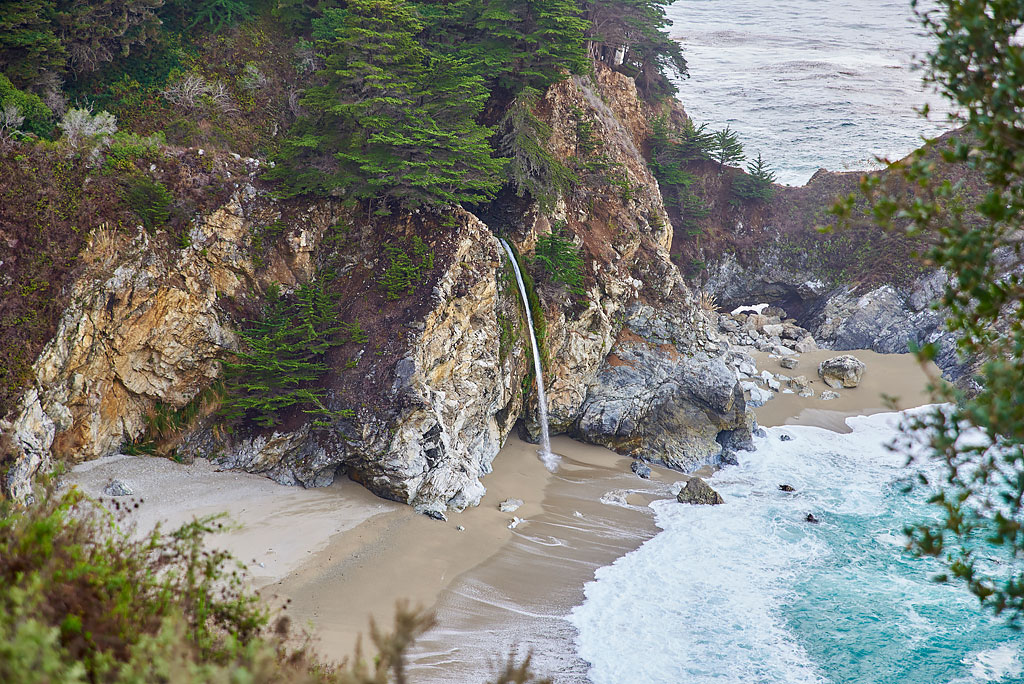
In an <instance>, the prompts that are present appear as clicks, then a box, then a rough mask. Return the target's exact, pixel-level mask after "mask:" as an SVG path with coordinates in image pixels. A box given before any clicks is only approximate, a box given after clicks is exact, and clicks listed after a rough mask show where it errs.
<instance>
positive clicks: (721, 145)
mask: <svg viewBox="0 0 1024 684" xmlns="http://www.w3.org/2000/svg"><path fill="white" fill-rule="evenodd" d="M710 154H711V158H712V159H713V160H714V161H716V162H718V171H719V173H721V172H722V171H723V170H724V169H725V165H726V164H729V165H730V166H731V165H732V164H742V163H743V160H744V159H745V158H746V157H745V156H744V154H743V145H741V144H740V140H739V137H738V136H737V135H736V132H735V131H733V130H732V129H730V128H729V127H728V126H726V127H725V128H724V129H722V130H720V131H716V132H715V135H714V147H713V148H712V149H711V151H710Z"/></svg>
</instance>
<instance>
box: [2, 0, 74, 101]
mask: <svg viewBox="0 0 1024 684" xmlns="http://www.w3.org/2000/svg"><path fill="white" fill-rule="evenodd" d="M55 13H56V5H55V3H54V2H53V0H8V1H6V2H4V3H2V4H0V73H3V74H5V75H6V76H7V77H8V78H9V79H11V81H12V82H13V83H14V84H15V85H16V86H17V87H19V88H25V87H28V86H30V85H32V83H33V82H34V81H35V80H36V79H37V78H38V77H39V74H41V73H42V72H44V71H56V70H59V69H62V68H63V66H64V62H65V60H66V59H67V54H66V53H65V50H64V46H63V45H62V44H61V42H60V40H58V39H57V35H56V34H55V33H54V30H53V18H54V14H55Z"/></svg>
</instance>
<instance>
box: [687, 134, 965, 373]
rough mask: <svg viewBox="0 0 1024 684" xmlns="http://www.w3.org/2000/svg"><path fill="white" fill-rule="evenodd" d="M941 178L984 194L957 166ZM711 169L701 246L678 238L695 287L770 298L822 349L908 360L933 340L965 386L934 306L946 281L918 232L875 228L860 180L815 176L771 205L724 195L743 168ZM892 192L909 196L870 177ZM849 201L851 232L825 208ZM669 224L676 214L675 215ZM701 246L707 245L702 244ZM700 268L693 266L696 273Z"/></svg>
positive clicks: (702, 178) (890, 182)
mask: <svg viewBox="0 0 1024 684" xmlns="http://www.w3.org/2000/svg"><path fill="white" fill-rule="evenodd" d="M954 135H955V134H950V135H947V136H945V137H943V138H941V139H940V140H939V141H937V142H936V143H935V144H934V145H933V146H931V148H930V149H929V151H928V154H929V155H930V158H932V159H934V160H935V162H936V163H937V164H940V165H942V166H940V173H939V175H940V177H941V178H943V179H948V180H949V181H950V182H952V183H959V185H960V187H961V192H962V193H963V195H964V196H965V197H968V198H969V197H978V196H980V195H981V193H982V192H983V190H984V179H983V178H981V177H980V174H978V173H977V172H973V171H970V170H969V169H967V168H966V167H964V166H961V165H948V164H943V162H941V159H940V156H939V153H938V150H939V149H941V147H942V146H944V145H945V144H946V143H947V141H949V140H951V139H952V138H953V136H954ZM713 166H714V165H712V164H705V165H704V166H703V167H702V168H698V169H696V174H697V182H696V184H695V185H696V187H697V188H698V190H697V192H698V193H699V195H700V196H701V197H702V198H704V200H705V201H706V202H707V206H708V209H709V213H708V216H707V217H706V218H704V219H703V221H702V223H701V225H700V226H699V229H698V230H697V231H691V232H696V233H699V234H700V235H701V237H700V238H697V239H695V238H694V237H693V236H692V235H690V236H688V235H686V234H685V233H683V232H682V231H677V232H676V234H675V240H674V243H673V247H672V251H673V253H674V254H676V255H677V257H678V262H679V263H680V267H681V268H682V269H684V270H688V271H689V274H690V277H691V278H692V281H693V282H695V283H698V284H699V286H700V287H701V288H702V289H705V290H707V291H708V292H710V293H713V294H714V295H715V296H716V297H717V299H718V302H719V303H720V304H721V305H722V307H723V308H725V309H731V308H733V307H735V306H739V305H743V304H754V303H761V302H766V303H769V304H772V305H775V306H778V307H781V308H782V309H784V310H785V311H786V312H787V313H788V314H789V315H791V316H793V317H794V318H795V319H796V321H797V322H798V323H799V325H801V326H803V327H804V328H807V329H808V330H809V331H810V332H811V333H812V334H813V336H814V338H815V340H816V341H817V342H818V343H819V344H820V345H822V346H824V347H827V348H831V349H837V350H848V349H872V350H874V351H878V352H881V353H903V352H906V351H908V345H912V344H924V343H928V342H933V343H937V344H938V345H939V348H940V350H941V351H940V355H939V357H938V358H937V359H936V361H937V363H938V365H939V366H940V368H942V369H943V372H944V375H945V376H946V377H947V379H950V380H959V379H961V378H963V377H964V376H965V374H967V373H968V371H969V364H968V363H965V361H964V360H962V359H959V358H957V356H956V353H955V340H954V339H953V338H952V337H951V336H950V335H949V334H948V333H947V332H946V331H945V330H944V329H943V322H944V319H945V315H944V314H943V313H942V312H941V311H936V310H934V309H933V308H932V306H931V305H932V303H933V302H934V301H935V299H936V298H937V296H938V295H939V294H941V292H942V288H943V286H944V284H945V282H946V275H945V274H944V273H941V272H936V271H935V270H934V269H929V268H927V267H926V266H925V265H923V264H922V263H921V261H920V259H918V258H917V256H916V254H917V253H920V252H924V251H925V250H926V249H927V243H926V241H925V239H924V238H923V237H921V236H908V235H906V234H905V233H903V232H902V231H901V230H899V228H898V227H897V228H896V229H895V230H892V231H885V230H882V229H881V228H878V227H877V226H875V225H874V223H873V222H872V220H871V217H870V214H869V211H868V210H867V207H866V202H865V200H864V198H863V196H862V195H861V192H860V189H859V185H860V179H861V177H862V175H863V174H861V173H859V172H845V173H833V172H829V171H826V170H824V169H822V170H820V171H818V173H816V174H815V175H814V177H812V178H811V180H810V181H809V182H808V183H807V185H805V186H800V187H786V186H776V187H775V192H774V196H773V197H772V198H771V199H770V200H768V201H765V202H737V201H736V199H735V198H734V197H732V196H731V195H730V192H729V188H730V185H731V183H732V180H733V178H734V177H735V176H736V174H737V173H739V172H738V170H735V169H726V171H725V172H724V173H719V171H718V169H717V168H712V167H713ZM875 174H876V175H879V176H880V177H881V180H882V183H883V184H886V186H887V187H889V188H890V189H895V190H896V191H902V192H911V191H912V190H911V189H909V188H905V187H903V186H901V185H896V184H897V183H899V181H898V177H897V175H896V174H892V173H890V172H885V171H883V172H875ZM848 195H853V196H854V197H855V198H857V200H856V208H855V210H854V213H853V219H852V221H851V223H850V224H849V225H846V226H844V227H841V228H836V229H834V230H827V228H828V227H829V226H831V224H833V223H834V217H833V216H832V215H831V214H830V213H829V210H830V208H831V207H832V206H833V204H834V203H835V202H836V200H837V199H838V198H841V197H846V196H848ZM673 218H677V217H676V216H675V215H673ZM701 240H703V241H701ZM694 266H695V267H694Z"/></svg>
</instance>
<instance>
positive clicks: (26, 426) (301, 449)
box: [2, 65, 749, 515]
mask: <svg viewBox="0 0 1024 684" xmlns="http://www.w3.org/2000/svg"><path fill="white" fill-rule="evenodd" d="M536 110H537V115H538V116H539V117H541V118H542V119H543V120H544V122H545V123H546V124H547V125H549V126H550V129H551V138H550V140H549V141H548V146H549V149H550V150H551V152H552V154H553V155H554V157H555V158H556V159H559V160H561V161H562V162H563V163H565V164H566V165H570V164H571V165H573V166H574V167H575V168H577V170H578V171H577V178H576V182H575V183H574V185H573V188H572V189H571V190H569V191H566V192H563V193H561V195H560V196H559V197H558V198H557V201H556V202H555V203H554V206H553V207H549V208H545V209H543V210H542V208H541V207H539V206H538V205H536V204H534V203H532V202H528V201H526V200H524V199H522V198H517V197H514V196H512V195H511V194H508V195H505V196H503V197H502V198H500V199H499V200H498V202H497V203H496V206H491V207H486V208H482V210H481V211H480V212H478V213H479V217H478V215H474V214H473V213H470V212H468V211H464V210H461V209H460V210H456V211H454V212H453V213H452V214H451V215H447V216H437V215H433V214H422V213H421V214H412V215H406V216H401V217H396V216H391V217H379V216H375V215H363V214H361V213H360V212H359V211H358V210H354V209H351V208H343V207H340V206H335V205H334V204H332V203H330V202H321V203H317V204H309V203H306V204H303V203H301V202H294V201H293V202H283V201H278V200H276V199H274V198H273V196H272V194H271V193H269V192H268V188H265V187H264V186H263V185H262V184H261V183H260V181H259V180H258V174H257V173H256V169H255V168H251V169H250V171H251V172H252V173H251V175H250V176H249V177H247V178H242V179H238V178H236V179H235V180H234V182H235V183H236V184H237V185H236V187H235V189H234V190H233V192H232V193H231V196H230V199H229V200H228V202H227V203H226V204H224V205H223V206H221V207H220V208H218V209H216V210H215V211H212V212H204V213H201V214H200V215H198V216H196V217H195V219H194V220H193V221H192V223H191V224H190V226H189V228H188V233H187V239H181V240H179V244H171V243H169V242H168V241H167V240H166V239H161V237H160V236H159V235H157V236H153V235H150V234H149V233H147V232H146V231H143V230H139V231H126V230H125V229H123V228H120V229H110V228H107V227H101V226H91V227H90V229H91V230H90V237H89V239H88V241H87V244H86V245H85V246H84V248H83V250H82V252H81V254H80V255H79V259H80V262H81V264H83V267H82V268H80V269H78V270H77V271H76V272H75V275H74V278H73V279H71V280H70V281H69V282H68V284H67V285H66V289H67V292H68V295H69V296H68V301H69V302H70V303H69V305H68V306H67V308H66V310H65V311H64V312H63V315H62V316H61V317H60V321H59V324H58V327H57V332H56V334H55V335H54V336H53V338H52V339H51V340H50V341H49V342H48V343H47V344H46V346H45V348H44V349H43V351H42V353H41V354H40V355H39V357H38V358H37V359H36V361H35V363H34V365H33V367H32V382H31V386H30V387H29V388H28V389H27V390H26V391H25V392H24V394H23V395H22V397H21V399H20V401H19V403H18V405H17V407H16V409H15V410H14V411H12V412H11V413H10V414H9V415H8V416H7V419H6V421H5V422H4V423H3V424H2V429H3V432H4V439H3V440H2V442H3V443H5V444H6V445H7V447H6V448H7V450H8V452H9V455H8V462H9V463H10V464H11V465H10V467H9V470H8V472H7V474H6V476H5V477H4V480H3V486H4V489H5V491H6V492H8V493H10V494H14V495H16V496H21V495H25V494H26V493H27V492H28V491H29V488H30V483H31V479H32V477H33V476H34V475H35V474H36V473H37V472H39V471H41V470H45V469H46V468H48V467H49V465H50V464H51V463H52V462H54V461H56V460H63V461H77V460H82V459H89V458H96V457H99V456H104V455H108V454H112V453H117V452H118V451H119V450H120V449H122V448H124V446H125V445H126V444H131V443H133V442H134V443H138V442H139V441H140V440H149V439H152V438H153V437H154V434H153V432H154V431H153V430H152V426H153V420H152V416H153V415H154V414H161V415H162V414H166V413H167V412H168V411H171V412H174V411H178V412H179V413H182V412H183V409H184V408H186V407H190V406H191V407H193V408H194V409H195V410H192V411H190V412H188V414H187V415H189V416H190V418H189V419H188V420H187V421H183V422H182V424H181V425H179V426H177V427H176V428H175V429H173V430H165V431H160V434H159V440H158V441H161V442H163V443H162V444H159V445H158V447H159V448H158V451H160V452H162V453H172V450H173V453H174V454H175V455H176V457H178V458H194V457H210V458H215V459H216V460H217V461H218V462H219V463H220V464H222V465H223V466H224V467H230V468H239V469H244V470H247V471H250V472H257V473H263V474H266V475H267V476H268V477H271V478H273V479H275V480H277V481H278V482H281V483H285V484H296V483H297V484H301V485H304V486H320V485H326V484H328V483H330V482H331V481H332V480H333V478H334V477H335V476H336V474H338V473H341V472H343V473H345V474H347V475H348V476H349V477H351V478H353V479H355V480H357V481H359V482H361V483H363V484H364V485H365V486H366V487H368V488H369V489H371V490H372V491H374V492H376V493H377V494H379V495H381V496H385V497H388V498H391V499H395V500H399V501H403V502H407V503H410V504H412V505H415V506H416V507H417V508H418V509H420V510H421V511H423V512H427V513H431V514H433V515H443V511H444V510H445V509H446V508H455V509H461V508H463V507H465V506H468V505H473V504H475V503H477V502H478V501H479V499H480V496H481V495H482V493H483V492H484V483H482V482H481V478H482V477H483V476H485V475H486V474H487V473H488V472H489V471H490V464H491V462H492V460H493V459H494V458H495V456H496V455H497V453H498V450H499V449H500V446H501V444H502V443H503V442H504V440H505V439H506V438H507V436H508V434H509V433H510V431H511V430H512V429H513V428H514V426H515V425H516V424H521V425H523V429H524V432H525V433H526V434H527V435H530V434H535V431H536V425H535V423H534V420H533V417H534V412H535V410H536V397H535V394H534V393H533V391H532V385H531V384H530V373H529V368H530V366H529V359H528V353H529V352H528V346H529V345H528V343H526V344H524V339H525V338H524V333H525V330H524V327H523V326H524V324H523V322H522V321H523V317H522V315H521V311H520V307H521V304H520V302H519V300H518V295H517V292H516V289H515V285H514V282H513V281H512V280H511V273H510V270H509V268H508V265H507V263H506V262H505V260H504V257H503V253H502V252H501V249H500V246H499V243H498V241H497V237H496V236H497V235H504V236H506V237H507V238H508V239H509V240H510V241H511V242H512V243H513V244H514V245H515V247H516V248H517V250H518V252H519V253H520V254H522V255H523V264H524V266H526V267H527V271H532V272H533V275H534V282H535V283H536V286H535V292H536V295H537V302H538V303H539V307H540V309H541V310H542V312H543V319H544V323H545V324H544V328H545V330H544V335H543V340H542V343H543V351H542V356H543V358H544V360H545V372H546V374H547V382H548V385H549V387H550V389H549V404H550V407H549V408H550V414H551V419H552V427H553V429H554V430H555V431H560V432H571V433H572V434H573V435H575V436H577V437H578V438H580V439H585V440H590V441H594V442H596V443H601V444H607V445H609V446H611V447H612V448H615V449H618V450H620V451H622V452H623V453H628V454H632V455H634V456H638V457H642V458H646V459H648V460H653V461H659V462H663V463H666V464H669V465H672V466H674V467H678V468H683V469H686V468H693V467H696V466H699V465H701V464H704V463H708V462H713V461H715V460H716V459H718V458H720V457H721V456H722V454H723V451H724V449H725V447H723V444H728V445H743V444H744V443H745V439H744V434H746V435H749V418H748V414H747V411H746V407H745V404H744V401H743V394H742V391H741V390H740V389H739V387H738V384H737V381H736V375H735V373H734V372H732V371H731V370H730V369H729V368H727V366H726V365H725V363H724V360H723V359H724V352H725V350H726V346H727V345H726V344H725V343H724V342H723V341H722V340H721V339H720V338H719V337H718V334H717V332H716V325H711V324H709V323H708V321H707V319H706V318H705V316H704V315H702V313H701V311H700V310H699V308H698V307H697V305H696V304H695V302H694V300H693V298H692V297H691V294H690V291H689V290H688V289H687V287H686V285H685V283H684V282H683V279H682V277H681V276H680V275H679V273H678V270H677V269H676V267H675V266H674V265H673V264H672V263H671V261H670V259H669V256H668V248H669V246H670V245H671V244H672V241H673V231H672V227H671V224H670V222H669V220H668V217H667V215H666V211H665V208H664V206H663V205H662V200H661V195H660V191H659V188H658V184H657V182H656V181H655V179H654V178H653V177H652V176H651V174H650V172H649V170H648V168H647V164H646V162H645V160H644V158H643V155H642V154H641V149H642V145H643V143H644V141H645V139H646V138H647V135H648V131H647V121H648V120H649V112H648V111H647V108H646V106H645V105H644V104H643V103H642V102H641V100H640V98H639V97H638V96H637V93H636V90H635V87H634V85H633V82H632V80H631V79H629V78H627V77H625V76H623V75H621V74H618V73H615V72H613V71H611V70H610V69H607V68H605V67H603V66H601V65H597V67H596V74H595V76H594V78H593V79H591V78H581V77H577V78H573V79H570V80H566V81H564V82H562V83H559V84H556V85H555V86H553V87H551V88H550V89H549V90H548V92H547V93H546V94H545V96H544V97H543V99H542V100H541V101H540V102H539V103H538V104H537V107H536ZM581 131H587V132H588V133H587V136H586V141H582V140H581ZM582 142H586V145H581V143H582ZM581 158H582V159H583V163H581ZM494 217H500V219H498V218H494ZM481 218H483V220H481ZM485 221H486V223H485ZM554 227H557V228H558V229H559V230H561V231H564V232H565V234H567V235H569V236H571V237H572V239H573V240H574V241H575V242H576V244H577V245H579V246H580V248H581V251H582V255H583V257H584V265H585V282H584V287H583V294H582V295H580V294H578V293H573V292H570V291H569V290H568V289H567V288H566V287H565V286H564V285H560V284H558V283H555V282H551V281H549V280H548V279H547V278H546V277H545V275H544V273H543V272H542V270H538V268H537V267H536V266H535V265H534V264H533V262H532V260H531V259H530V254H531V253H532V250H533V248H534V245H535V244H536V241H537V238H538V236H540V235H542V234H544V233H546V232H549V231H551V230H552V229H553V228H554ZM417 241H418V242H417ZM181 244H184V245H186V246H184V247H182V246H180V245H181ZM409 245H422V249H423V250H425V251H424V255H425V254H428V253H429V256H430V259H429V263H427V262H424V265H423V274H422V279H421V280H420V281H417V282H415V283H412V284H411V285H410V288H409V290H408V291H407V292H406V291H403V292H401V293H398V294H397V295H396V296H393V297H392V296H385V293H384V292H382V289H381V286H380V282H381V273H382V272H384V271H386V270H387V268H388V257H387V254H389V253H390V252H388V251H387V250H386V249H385V246H387V247H389V248H393V249H394V250H398V251H401V250H403V249H407V248H409ZM417 248H419V247H417ZM424 258H425V257H424ZM314 277H316V278H319V279H320V280H322V281H325V282H327V283H328V284H327V290H328V292H329V293H330V294H331V296H332V297H333V298H334V299H335V300H336V301H337V302H338V303H339V315H340V317H341V318H342V319H344V320H345V321H347V322H349V323H352V324H356V325H359V326H361V328H362V329H363V330H365V333H366V334H365V340H364V341H361V342H356V341H352V342H349V343H346V344H345V345H342V346H341V347H339V348H337V349H334V350H332V351H331V353H330V355H329V357H328V358H329V361H330V364H329V365H330V370H329V373H328V374H327V376H326V378H325V379H324V386H325V389H326V401H327V403H328V405H329V408H331V409H332V410H335V411H339V412H340V411H344V412H345V413H344V414H342V413H338V414H337V415H338V416H344V417H338V418H336V419H335V420H334V421H333V422H332V423H331V424H330V425H329V426H327V427H323V426H315V425H313V424H312V423H310V422H308V421H307V420H306V419H305V418H304V417H303V416H302V415H301V414H300V413H296V414H294V415H290V416H287V417H286V418H285V419H283V420H282V421H281V422H280V424H278V425H275V426H273V427H271V428H257V427H254V426H241V427H239V428H237V429H235V430H233V431H230V432H229V431H226V430H224V429H223V426H221V425H220V422H219V420H218V417H217V415H216V413H215V408H216V401H215V400H213V401H200V399H201V398H202V397H204V396H205V395H204V394H203V392H204V390H205V389H206V388H208V387H210V386H211V385H212V384H213V383H214V382H215V381H216V379H217V378H218V377H219V376H220V374H221V372H222V370H221V362H222V361H223V360H224V359H227V358H230V357H231V354H232V352H233V351H234V350H236V349H237V346H238V344H239V340H238V338H237V336H236V333H235V332H234V331H237V330H238V329H240V326H242V325H244V321H245V319H246V317H247V316H248V315H251V313H252V311H254V310H255V309H256V308H258V305H259V301H260V298H261V296H262V295H263V293H265V292H266V291H267V290H268V288H270V287H271V286H272V285H273V284H275V283H280V284H281V286H282V288H283V289H284V290H285V291H287V290H289V289H291V288H294V287H295V286H296V285H298V284H300V283H304V282H308V281H309V280H310V279H312V278H314ZM627 368H628V372H627V371H626V370H623V369H627ZM629 395H632V396H629ZM199 404H201V406H200V407H199V408H195V407H196V406H198V405H199ZM730 448H732V447H730ZM484 482H485V480H484Z"/></svg>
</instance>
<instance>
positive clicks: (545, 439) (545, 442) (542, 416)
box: [498, 238, 558, 472]
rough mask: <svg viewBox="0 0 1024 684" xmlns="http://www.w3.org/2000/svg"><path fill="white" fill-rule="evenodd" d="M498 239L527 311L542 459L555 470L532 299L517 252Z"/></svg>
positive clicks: (556, 457) (554, 457) (556, 463)
mask: <svg viewBox="0 0 1024 684" xmlns="http://www.w3.org/2000/svg"><path fill="white" fill-rule="evenodd" d="M498 239H499V240H500V241H501V246H502V247H504V248H505V253H506V254H508V260H509V263H511V264H512V270H513V271H515V274H516V283H517V284H518V285H519V296H520V298H521V299H522V300H523V310H524V311H525V312H526V327H527V330H529V332H530V344H531V345H533V371H534V375H535V376H536V378H537V417H538V419H539V421H540V452H539V453H540V460H541V461H543V462H544V466H545V467H546V468H547V469H548V470H550V471H551V472H554V471H555V470H556V469H557V468H558V456H557V455H556V454H553V453H551V436H550V435H549V433H548V397H547V394H545V393H544V374H543V373H542V372H541V367H540V349H539V348H538V347H537V336H536V335H535V334H534V332H533V316H532V315H531V314H530V300H529V298H528V297H527V296H526V284H525V283H524V282H523V274H522V273H521V272H520V271H519V264H518V263H517V262H516V257H515V254H513V253H512V248H511V247H509V244H508V243H507V242H506V241H505V240H504V238H498Z"/></svg>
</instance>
